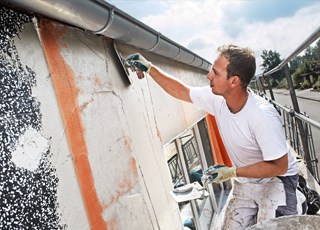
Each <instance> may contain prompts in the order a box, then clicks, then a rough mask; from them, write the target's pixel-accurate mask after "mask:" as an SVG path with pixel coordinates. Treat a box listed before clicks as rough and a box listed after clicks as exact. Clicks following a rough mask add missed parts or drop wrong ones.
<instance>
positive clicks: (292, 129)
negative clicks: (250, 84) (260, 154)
mask: <svg viewBox="0 0 320 230" xmlns="http://www.w3.org/2000/svg"><path fill="white" fill-rule="evenodd" d="M270 102H271V103H272V104H273V105H274V106H275V107H276V109H277V110H278V111H279V112H280V114H281V115H282V119H283V126H284V130H285V135H286V139H287V140H288V142H289V144H290V145H291V147H292V148H293V149H294V150H295V151H296V153H297V154H298V156H300V157H301V158H302V159H303V160H304V161H305V162H306V164H307V165H309V167H308V169H309V171H310V173H311V174H312V175H313V177H314V178H315V179H316V181H317V182H318V183H319V179H320V178H319V171H318V158H317V156H316V152H315V148H314V142H313V137H312V130H311V125H310V123H309V121H308V116H307V115H306V114H305V113H304V114H297V113H296V112H295V111H294V110H293V109H292V108H288V107H286V106H282V105H280V104H279V103H277V102H276V101H272V100H270ZM300 122H301V123H302V127H303V130H304V133H305V134H306V136H307V139H306V140H307V146H308V153H309V155H306V152H305V151H304V148H303V144H302V142H303V140H302V138H301V133H300V129H299V125H298V124H299V123H300Z"/></svg>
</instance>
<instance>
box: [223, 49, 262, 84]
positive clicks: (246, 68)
mask: <svg viewBox="0 0 320 230" xmlns="http://www.w3.org/2000/svg"><path fill="white" fill-rule="evenodd" d="M218 51H219V52H220V55H221V56H224V57H225V58H226V59H227V60H228V61H229V64H228V66H227V73H228V75H227V77H228V78H230V77H231V76H238V77H239V78H240V80H241V86H242V88H246V87H247V86H248V85H249V84H250V81H251V79H252V78H253V76H254V74H255V72H256V58H255V54H254V52H253V50H252V49H250V48H248V47H244V48H242V47H239V46H236V45H233V44H230V45H224V46H221V47H219V48H218Z"/></svg>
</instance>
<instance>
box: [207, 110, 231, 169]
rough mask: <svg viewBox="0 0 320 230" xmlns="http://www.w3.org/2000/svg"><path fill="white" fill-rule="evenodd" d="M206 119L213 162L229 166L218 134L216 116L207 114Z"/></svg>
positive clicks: (226, 154)
mask: <svg viewBox="0 0 320 230" xmlns="http://www.w3.org/2000/svg"><path fill="white" fill-rule="evenodd" d="M206 121H207V126H208V134H209V139H210V145H211V149H212V156H213V161H214V163H215V164H224V165H227V166H229V167H231V166H232V163H231V160H230V158H229V156H228V153H227V150H226V148H225V146H224V143H223V141H222V138H221V136H220V132H219V129H218V125H217V122H216V118H215V117H214V116H212V115H211V114H207V116H206Z"/></svg>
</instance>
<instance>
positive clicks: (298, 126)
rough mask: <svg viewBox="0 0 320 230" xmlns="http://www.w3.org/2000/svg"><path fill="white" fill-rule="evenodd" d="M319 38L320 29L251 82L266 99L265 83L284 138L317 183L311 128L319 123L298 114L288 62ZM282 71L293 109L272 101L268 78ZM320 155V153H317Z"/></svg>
mask: <svg viewBox="0 0 320 230" xmlns="http://www.w3.org/2000/svg"><path fill="white" fill-rule="evenodd" d="M319 37H320V27H318V28H317V30H316V31H315V32H314V33H312V34H311V35H310V36H309V37H308V38H307V39H306V40H305V41H304V42H303V43H302V44H301V45H300V46H299V47H298V48H297V49H296V50H295V51H293V52H292V53H291V54H290V55H289V56H288V57H287V58H285V59H284V60H283V61H282V62H281V63H280V64H279V65H278V66H277V67H275V68H274V69H272V70H270V71H268V72H266V73H263V74H261V75H258V76H256V78H255V81H253V82H252V83H253V85H254V88H256V89H257V90H258V93H259V94H260V95H262V96H265V97H266V90H265V83H264V82H266V83H267V86H268V89H269V93H270V96H271V99H272V100H270V102H271V103H273V104H274V105H275V107H276V108H277V110H278V111H279V112H282V117H283V122H284V127H285V129H286V137H287V139H288V141H289V143H290V144H291V146H292V147H293V148H294V149H295V151H296V152H297V153H298V154H299V155H300V156H301V158H303V160H304V161H305V162H306V164H307V168H308V170H309V171H310V173H311V174H312V175H313V176H314V178H315V179H316V180H317V182H318V183H320V181H319V175H318V174H319V172H318V160H317V157H316V152H315V148H314V143H313V138H312V132H311V127H315V128H317V129H320V123H318V122H316V121H314V120H312V119H310V118H309V117H308V116H307V115H306V114H302V113H301V112H300V108H299V104H298V100H297V96H296V93H295V89H294V86H293V81H292V77H291V74H290V67H289V62H290V61H291V60H292V59H294V58H295V57H296V56H297V55H298V54H300V53H301V52H302V51H304V50H305V49H306V48H307V47H308V46H309V45H310V44H312V43H313V42H314V41H316V40H317V39H318V38H319ZM278 71H283V73H284V75H285V77H286V80H287V83H288V89H289V92H290V97H291V101H292V105H293V108H285V107H283V106H281V105H280V104H278V103H277V102H275V101H274V96H273V91H272V87H271V85H270V77H271V76H272V75H273V74H274V73H276V72H278ZM318 154H320V152H319V153H318Z"/></svg>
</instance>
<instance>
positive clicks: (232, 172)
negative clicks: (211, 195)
mask: <svg viewBox="0 0 320 230" xmlns="http://www.w3.org/2000/svg"><path fill="white" fill-rule="evenodd" d="M236 172H237V171H236V168H235V167H231V168H230V167H228V166H225V165H213V166H210V167H209V168H208V169H207V170H206V171H205V172H204V174H205V175H207V176H208V179H207V183H220V182H224V181H227V180H230V179H231V178H233V177H237V173H236Z"/></svg>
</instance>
